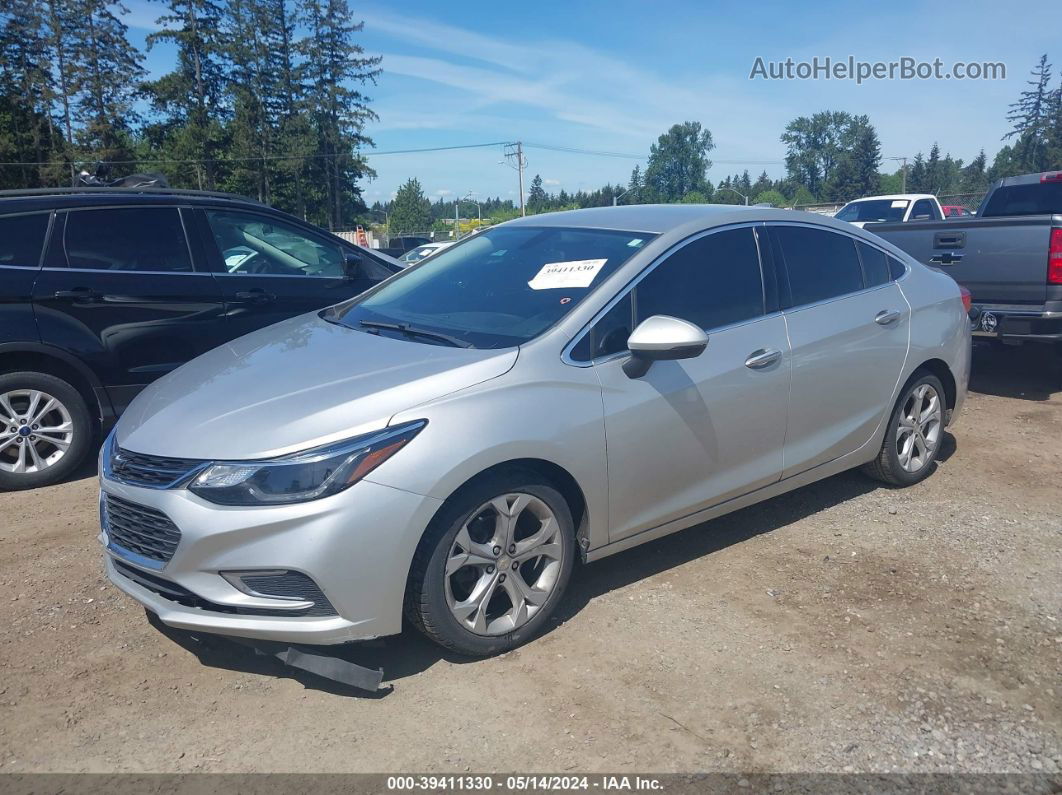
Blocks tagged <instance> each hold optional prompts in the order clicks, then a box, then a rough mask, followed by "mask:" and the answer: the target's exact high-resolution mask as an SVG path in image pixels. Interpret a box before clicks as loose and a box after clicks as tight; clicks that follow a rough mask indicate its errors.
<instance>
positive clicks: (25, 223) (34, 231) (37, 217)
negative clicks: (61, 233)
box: [0, 213, 50, 268]
mask: <svg viewBox="0 0 1062 795" xmlns="http://www.w3.org/2000/svg"><path fill="white" fill-rule="evenodd" d="M49 215H50V214H49V213H32V214H29V215H8V216H4V217H0V265H2V266H6V267H8V268H36V267H38V266H39V265H40V263H41V251H42V250H43V249H44V235H45V233H46V232H47V231H48V216H49Z"/></svg>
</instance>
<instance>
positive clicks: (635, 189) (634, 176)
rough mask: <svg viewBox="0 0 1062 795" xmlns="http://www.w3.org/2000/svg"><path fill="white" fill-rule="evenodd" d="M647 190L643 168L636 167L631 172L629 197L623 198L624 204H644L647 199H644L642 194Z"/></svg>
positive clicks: (628, 188) (628, 184)
mask: <svg viewBox="0 0 1062 795" xmlns="http://www.w3.org/2000/svg"><path fill="white" fill-rule="evenodd" d="M644 190H645V184H644V182H643V181H642V167H641V166H635V167H634V169H633V170H632V171H631V178H630V180H629V181H628V182H627V191H628V192H627V195H626V196H624V197H623V202H624V204H642V203H643V202H644V201H645V199H643V198H642V192H643V191H644Z"/></svg>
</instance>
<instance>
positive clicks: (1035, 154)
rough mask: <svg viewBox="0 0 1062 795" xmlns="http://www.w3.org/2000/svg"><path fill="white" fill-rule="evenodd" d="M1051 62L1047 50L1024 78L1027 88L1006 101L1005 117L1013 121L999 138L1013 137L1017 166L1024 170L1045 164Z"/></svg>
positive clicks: (1031, 169)
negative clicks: (1030, 77)
mask: <svg viewBox="0 0 1062 795" xmlns="http://www.w3.org/2000/svg"><path fill="white" fill-rule="evenodd" d="M1050 82H1051V64H1049V63H1048V62H1047V54H1046V53H1045V54H1044V55H1041V56H1040V61H1039V63H1037V65H1036V66H1035V67H1033V70H1032V79H1031V80H1028V81H1026V85H1028V86H1029V88H1027V89H1025V90H1024V91H1022V92H1021V94H1020V95H1019V97H1018V100H1017V101H1016V102H1014V103H1013V104H1012V105H1010V112H1009V113H1007V121H1008V122H1010V123H1011V124H1013V125H1014V129H1012V130H1011V131H1010V132H1009V133H1007V134H1006V135H1005V136H1003V140H1007V139H1008V138H1013V137H1016V138H1017V139H1018V140H1017V143H1016V144H1015V146H1014V150H1015V155H1016V158H1017V161H1018V165H1019V168H1021V169H1022V170H1024V171H1043V170H1045V168H1046V164H1047V149H1048V146H1049V137H1050V129H1051V122H1052V119H1051V109H1052V107H1051V106H1052V95H1051V91H1050V90H1049V88H1048V86H1049V84H1050Z"/></svg>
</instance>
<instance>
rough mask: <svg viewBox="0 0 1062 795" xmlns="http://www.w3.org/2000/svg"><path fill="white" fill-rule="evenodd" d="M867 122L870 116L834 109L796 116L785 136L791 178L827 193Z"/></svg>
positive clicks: (819, 191) (813, 191) (787, 164)
mask: <svg viewBox="0 0 1062 795" xmlns="http://www.w3.org/2000/svg"><path fill="white" fill-rule="evenodd" d="M864 124H869V120H868V119H867V117H866V116H853V115H852V114H850V113H846V112H844V111H830V110H824V111H820V112H819V113H815V114H813V115H812V116H800V117H798V118H796V119H793V121H791V122H789V124H787V125H786V127H785V131H784V132H783V133H782V136H781V141H782V143H784V144H785V145H786V156H785V165H786V171H787V172H788V176H789V178H790V179H791V180H793V181H794V182H796V183H798V184H800V185H803V186H804V187H805V188H807V189H808V191H809V192H811V193H813V194H820V193H823V192H824V189H825V188H826V186H827V185H828V183H829V182H830V178H831V177H832V176H833V170H834V168H836V167H837V165H838V163H840V161H841V160H842V158H843V157H844V154H845V152H847V151H849V150H851V148H852V146H853V144H854V142H855V137H856V135H857V133H858V131H859V129H860V128H861V126H862V125H864Z"/></svg>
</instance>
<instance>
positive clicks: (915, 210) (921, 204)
mask: <svg viewBox="0 0 1062 795" xmlns="http://www.w3.org/2000/svg"><path fill="white" fill-rule="evenodd" d="M926 219H930V220H934V221H941V220H943V219H942V218H941V217H940V213H938V212H937V206H936V205H935V204H933V202H931V201H930V200H929V199H919V200H918V201H916V202H915V203H914V207H912V208H911V220H912V221H924V220H926Z"/></svg>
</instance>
